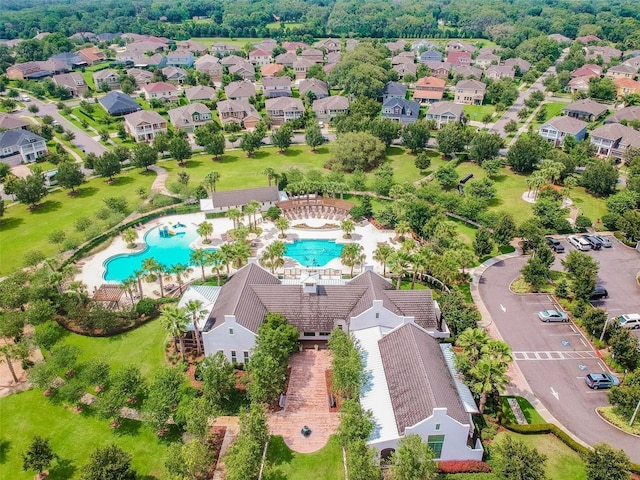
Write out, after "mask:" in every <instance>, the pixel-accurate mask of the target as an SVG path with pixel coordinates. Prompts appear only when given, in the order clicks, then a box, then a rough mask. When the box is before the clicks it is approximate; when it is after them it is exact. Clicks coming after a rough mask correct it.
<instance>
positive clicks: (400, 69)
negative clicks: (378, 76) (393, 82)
mask: <svg viewBox="0 0 640 480" xmlns="http://www.w3.org/2000/svg"><path fill="white" fill-rule="evenodd" d="M392 68H393V71H394V72H396V73H397V74H398V77H399V78H402V79H403V78H404V77H405V76H407V75H410V76H412V77H413V78H415V76H416V73H417V72H418V67H417V65H416V64H415V63H413V62H406V63H399V64H397V65H394V66H393V67H392Z"/></svg>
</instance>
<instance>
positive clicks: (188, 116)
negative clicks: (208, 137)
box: [167, 103, 211, 127]
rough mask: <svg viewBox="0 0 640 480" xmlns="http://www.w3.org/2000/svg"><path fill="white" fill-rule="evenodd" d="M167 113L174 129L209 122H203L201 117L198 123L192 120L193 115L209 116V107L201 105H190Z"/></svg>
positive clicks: (208, 120)
mask: <svg viewBox="0 0 640 480" xmlns="http://www.w3.org/2000/svg"><path fill="white" fill-rule="evenodd" d="M167 113H168V114H169V118H170V119H171V123H172V124H173V125H175V126H176V127H180V126H186V125H194V124H202V123H206V122H210V121H211V119H207V120H203V119H202V117H200V120H199V121H198V122H196V121H194V120H193V115H194V114H195V113H198V114H199V115H204V114H209V115H211V110H209V107H207V106H206V105H204V104H202V103H190V104H189V105H185V106H184V107H178V108H173V109H171V110H169V111H167Z"/></svg>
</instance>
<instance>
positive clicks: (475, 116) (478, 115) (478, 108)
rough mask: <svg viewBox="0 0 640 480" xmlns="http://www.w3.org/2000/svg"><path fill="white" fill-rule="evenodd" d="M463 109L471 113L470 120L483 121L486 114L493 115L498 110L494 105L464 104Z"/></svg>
mask: <svg viewBox="0 0 640 480" xmlns="http://www.w3.org/2000/svg"><path fill="white" fill-rule="evenodd" d="M462 111H463V112H464V113H466V114H467V115H469V120H472V121H475V122H481V121H482V119H483V118H484V117H485V115H487V114H490V115H492V114H493V113H494V112H495V111H496V107H494V106H493V105H464V106H463V107H462Z"/></svg>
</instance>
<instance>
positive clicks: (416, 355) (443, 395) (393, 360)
mask: <svg viewBox="0 0 640 480" xmlns="http://www.w3.org/2000/svg"><path fill="white" fill-rule="evenodd" d="M378 345H379V348H380V354H381V357H382V364H383V366H384V373H385V376H386V379H387V384H388V386H389V394H390V396H391V403H392V405H393V411H394V415H395V418H396V424H397V426H398V432H399V433H400V434H403V433H404V431H405V429H406V428H407V427H411V426H413V425H416V424H417V423H419V422H421V421H423V420H424V419H426V418H428V417H430V416H431V415H432V414H433V410H434V409H435V408H442V407H446V408H447V415H449V416H450V417H452V418H454V419H455V420H457V421H458V422H460V423H462V424H468V423H469V414H468V413H466V411H465V408H464V406H463V404H462V402H461V400H460V396H459V395H458V391H457V389H456V385H455V382H454V380H453V378H452V376H451V374H450V372H449V369H448V367H447V364H446V362H445V359H444V356H443V354H442V351H441V349H440V346H439V344H438V341H437V340H436V339H435V338H433V337H432V336H431V335H429V334H428V333H427V332H425V331H424V330H422V329H420V328H418V327H417V326H415V325H413V324H410V323H409V324H406V325H403V326H401V327H399V328H397V329H395V330H393V331H391V332H389V333H388V334H387V335H385V336H384V337H383V338H381V339H380V340H379V341H378Z"/></svg>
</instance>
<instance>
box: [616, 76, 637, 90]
mask: <svg viewBox="0 0 640 480" xmlns="http://www.w3.org/2000/svg"><path fill="white" fill-rule="evenodd" d="M613 83H614V85H615V86H616V87H620V88H629V89H632V90H633V89H640V82H638V81H637V80H632V79H630V78H615V79H614V80H613Z"/></svg>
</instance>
